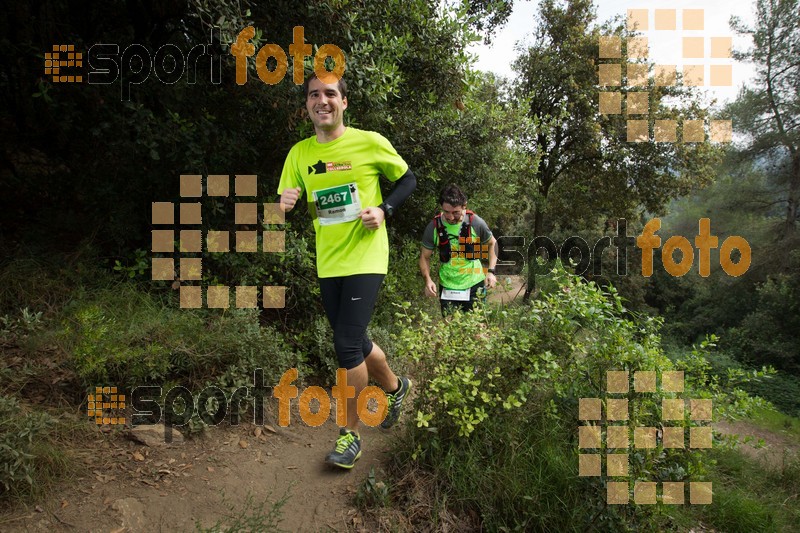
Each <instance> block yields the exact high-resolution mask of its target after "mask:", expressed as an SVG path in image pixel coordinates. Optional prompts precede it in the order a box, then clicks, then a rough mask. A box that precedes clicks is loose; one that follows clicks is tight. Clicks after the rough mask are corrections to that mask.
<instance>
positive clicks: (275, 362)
mask: <svg viewBox="0 0 800 533" xmlns="http://www.w3.org/2000/svg"><path fill="white" fill-rule="evenodd" d="M174 305H175V302H171V301H166V302H165V301H163V300H161V299H159V298H157V297H155V296H153V295H150V294H147V293H140V292H138V291H137V290H136V288H135V287H134V286H131V285H127V284H120V285H118V286H115V287H114V288H113V289H109V290H102V291H98V292H96V293H94V294H93V295H92V298H90V299H88V298H87V300H86V301H84V302H81V303H76V304H75V305H74V306H72V307H71V308H68V309H67V310H66V311H65V313H64V316H63V319H62V326H63V327H62V335H61V338H62V345H63V347H64V349H65V351H66V352H67V353H68V354H71V364H72V366H73V368H74V369H75V371H76V373H77V374H78V376H79V377H80V378H81V379H82V380H83V381H84V384H86V385H97V384H101V383H110V384H115V385H118V386H133V385H141V384H146V383H156V384H159V382H161V383H163V382H164V381H170V380H173V381H174V380H180V381H183V382H184V384H186V383H187V381H188V382H191V384H202V383H204V382H206V381H207V380H210V379H212V378H214V377H218V380H219V381H220V382H229V383H231V384H234V383H236V382H238V381H239V380H241V379H244V378H245V377H246V375H247V374H249V376H250V383H252V372H253V370H254V369H255V368H263V369H264V375H265V379H276V378H277V377H280V375H281V374H282V373H283V371H284V370H286V369H287V368H291V367H293V366H296V365H298V364H300V363H301V362H302V361H301V359H300V358H299V356H298V355H297V354H295V353H294V352H293V351H292V350H291V349H290V348H288V347H287V346H286V345H285V343H284V341H283V338H282V336H281V335H280V334H279V333H277V331H276V330H274V329H273V328H271V327H268V326H262V325H261V324H260V323H259V312H258V310H256V309H235V310H231V311H226V312H224V313H217V312H214V311H210V310H186V309H180V308H178V307H177V306H174ZM236 376H238V377H236Z"/></svg>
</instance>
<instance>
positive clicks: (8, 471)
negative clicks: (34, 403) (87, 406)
mask: <svg viewBox="0 0 800 533" xmlns="http://www.w3.org/2000/svg"><path fill="white" fill-rule="evenodd" d="M55 423H56V421H55V420H54V419H53V418H52V417H51V416H49V415H48V414H46V413H41V412H25V411H23V409H22V408H21V407H20V405H19V402H18V401H17V400H16V399H14V398H11V397H8V396H3V395H0V498H6V497H10V496H18V495H21V494H25V493H28V492H30V491H31V490H32V489H33V485H34V478H35V477H36V474H37V472H36V470H37V467H38V466H40V465H37V460H38V459H39V457H38V455H39V450H40V449H41V446H40V445H39V443H38V442H37V441H38V440H39V439H41V438H42V436H43V434H46V432H47V431H49V430H50V429H51V428H52V427H53V426H54V425H55Z"/></svg>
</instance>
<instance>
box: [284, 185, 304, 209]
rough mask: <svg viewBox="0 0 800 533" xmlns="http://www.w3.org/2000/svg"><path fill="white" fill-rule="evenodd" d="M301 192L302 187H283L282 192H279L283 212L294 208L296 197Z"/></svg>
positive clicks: (298, 196)
mask: <svg viewBox="0 0 800 533" xmlns="http://www.w3.org/2000/svg"><path fill="white" fill-rule="evenodd" d="M301 192H303V189H301V188H300V187H294V188H292V189H284V190H283V193H282V194H281V203H280V205H281V210H282V211H283V212H284V213H285V212H287V211H291V210H292V209H294V204H296V203H297V199H298V198H300V193H301Z"/></svg>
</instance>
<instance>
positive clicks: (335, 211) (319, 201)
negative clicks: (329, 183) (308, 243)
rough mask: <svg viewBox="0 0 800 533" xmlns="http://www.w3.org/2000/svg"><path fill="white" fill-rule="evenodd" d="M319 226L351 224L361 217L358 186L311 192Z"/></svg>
mask: <svg viewBox="0 0 800 533" xmlns="http://www.w3.org/2000/svg"><path fill="white" fill-rule="evenodd" d="M311 194H312V197H313V198H314V204H315V205H316V208H317V216H318V217H319V223H320V225H321V226H330V225H333V224H342V223H344V222H352V221H353V220H356V219H358V217H359V216H360V215H361V201H360V200H359V198H358V186H357V185H356V184H355V182H353V183H347V184H344V185H337V186H336V187H330V188H328V189H320V190H318V191H312V193H311Z"/></svg>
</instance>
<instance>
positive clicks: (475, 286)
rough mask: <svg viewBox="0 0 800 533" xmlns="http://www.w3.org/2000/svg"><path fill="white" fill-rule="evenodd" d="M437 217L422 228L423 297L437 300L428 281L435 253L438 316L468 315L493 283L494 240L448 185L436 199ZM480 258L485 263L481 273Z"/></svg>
mask: <svg viewBox="0 0 800 533" xmlns="http://www.w3.org/2000/svg"><path fill="white" fill-rule="evenodd" d="M439 204H440V205H441V207H442V211H441V213H439V214H438V215H436V216H435V217H434V219H433V220H432V221H431V222H430V223H429V224H428V226H427V227H426V228H425V232H424V233H423V235H422V249H421V253H420V257H419V269H420V272H422V277H423V278H424V279H425V295H426V296H430V297H432V298H434V297H436V296H437V292H436V283H434V281H433V280H432V279H431V256H432V255H433V252H434V250H438V251H439V252H438V256H439V260H440V261H441V265H440V266H439V281H440V287H439V292H438V296H439V303H440V304H441V306H442V315H444V314H446V313H448V312H451V311H453V310H455V309H461V310H462V311H469V310H471V309H472V308H473V307H474V306H475V302H476V301H477V300H482V299H483V298H485V296H486V286H487V285H488V286H489V288H494V286H495V284H496V283H497V278H496V277H495V265H497V252H496V250H495V243H496V242H497V240H496V239H495V238H494V236H493V235H492V232H491V230H490V229H489V226H487V225H486V222H484V220H483V219H482V218H481V217H479V216H478V215H476V214H475V213H473V212H472V211H469V210H468V209H467V196H466V195H465V194H464V193H463V191H462V190H461V189H459V188H458V187H457V186H456V185H448V186H447V187H445V188H444V190H442V192H441V194H440V195H439ZM481 258H483V259H488V262H489V268H488V270H487V271H486V272H485V273H484V269H483V265H482V264H481Z"/></svg>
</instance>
